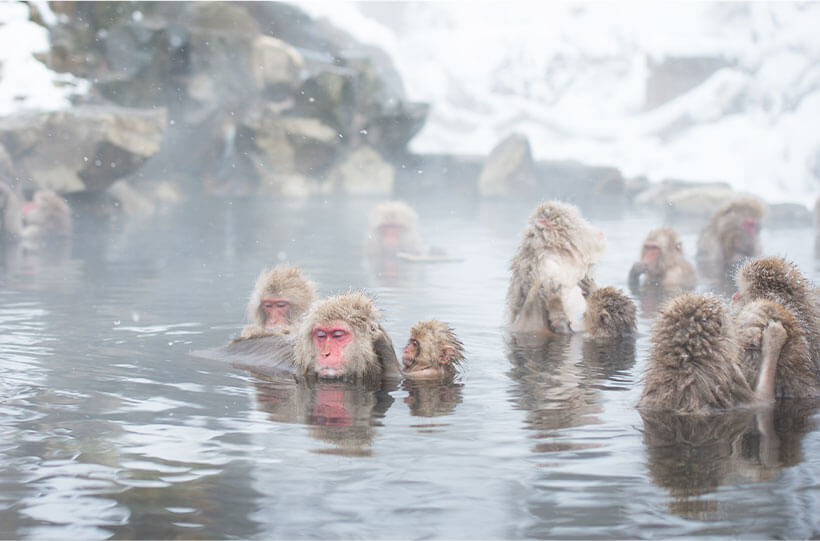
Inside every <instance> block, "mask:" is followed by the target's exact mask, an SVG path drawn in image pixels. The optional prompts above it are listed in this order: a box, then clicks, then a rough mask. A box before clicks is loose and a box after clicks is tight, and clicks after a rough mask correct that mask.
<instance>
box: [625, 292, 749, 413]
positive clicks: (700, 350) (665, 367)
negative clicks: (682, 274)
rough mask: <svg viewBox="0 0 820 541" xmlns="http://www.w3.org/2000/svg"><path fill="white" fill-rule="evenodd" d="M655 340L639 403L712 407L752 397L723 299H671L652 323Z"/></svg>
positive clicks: (693, 409) (692, 409) (694, 409)
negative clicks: (740, 363)
mask: <svg viewBox="0 0 820 541" xmlns="http://www.w3.org/2000/svg"><path fill="white" fill-rule="evenodd" d="M651 342H652V345H651V348H650V351H649V359H648V369H647V372H646V375H645V385H644V390H643V394H642V395H641V399H640V401H639V403H638V406H639V407H640V408H650V409H659V410H669V411H677V412H682V413H709V412H712V411H717V410H723V409H728V408H731V407H733V406H737V405H740V404H744V403H750V402H752V401H753V399H754V393H753V391H752V389H751V388H750V387H749V384H748V383H747V382H746V379H745V377H744V376H743V373H742V372H741V370H740V366H739V362H738V358H739V348H738V345H737V343H736V341H735V337H734V332H733V328H732V325H731V322H730V320H729V317H728V314H727V311H726V308H725V307H724V306H723V304H722V303H721V302H720V301H719V300H718V299H716V298H714V297H709V296H704V295H697V294H694V293H685V294H683V295H680V296H678V297H676V298H674V299H672V300H671V301H669V302H668V303H666V305H665V306H664V307H663V308H662V309H661V312H660V314H659V315H658V318H657V320H656V321H655V324H654V325H653V328H652V337H651Z"/></svg>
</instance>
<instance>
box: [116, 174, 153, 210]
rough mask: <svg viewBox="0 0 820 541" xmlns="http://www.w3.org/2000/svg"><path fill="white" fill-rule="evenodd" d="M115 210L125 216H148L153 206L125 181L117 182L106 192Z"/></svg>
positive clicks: (149, 200)
mask: <svg viewBox="0 0 820 541" xmlns="http://www.w3.org/2000/svg"><path fill="white" fill-rule="evenodd" d="M106 192H107V193H108V196H109V197H110V198H111V200H112V201H113V204H114V206H115V207H116V209H117V210H118V211H119V212H121V213H122V214H124V215H125V216H150V215H151V214H153V213H154V209H155V205H154V203H153V201H151V199H149V198H148V197H146V196H144V195H142V194H141V193H140V192H138V191H137V190H136V189H134V187H133V186H132V185H131V184H130V183H129V182H127V181H125V180H122V179H120V180H118V181H116V182H115V183H113V184H112V185H111V186H109V187H108V189H107V190H106Z"/></svg>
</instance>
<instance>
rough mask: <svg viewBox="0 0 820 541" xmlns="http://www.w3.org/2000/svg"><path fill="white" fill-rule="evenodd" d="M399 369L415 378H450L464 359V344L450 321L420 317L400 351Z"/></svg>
mask: <svg viewBox="0 0 820 541" xmlns="http://www.w3.org/2000/svg"><path fill="white" fill-rule="evenodd" d="M401 360H402V372H403V374H404V375H405V376H407V377H410V378H417V379H422V378H425V379H433V378H438V379H444V378H451V377H453V376H454V375H455V374H456V370H457V368H458V367H459V366H461V362H462V361H463V360H464V346H463V345H462V343H461V341H460V340H459V339H458V337H456V334H455V332H454V331H453V329H452V328H450V326H449V325H447V324H446V323H442V322H441V321H436V320H428V321H419V322H418V323H416V324H415V325H413V327H412V328H411V329H410V339H409V340H408V341H407V345H406V346H405V347H404V350H403V351H402V356H401Z"/></svg>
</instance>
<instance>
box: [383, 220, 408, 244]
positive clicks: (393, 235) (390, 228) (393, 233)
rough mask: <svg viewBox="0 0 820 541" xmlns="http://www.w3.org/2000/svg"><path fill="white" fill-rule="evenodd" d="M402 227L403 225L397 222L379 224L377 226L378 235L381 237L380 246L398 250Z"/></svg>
mask: <svg viewBox="0 0 820 541" xmlns="http://www.w3.org/2000/svg"><path fill="white" fill-rule="evenodd" d="M403 229H404V227H402V226H401V225H399V224H397V223H392V222H387V223H383V224H381V225H380V226H379V236H380V237H381V241H382V246H384V247H385V248H391V249H393V250H398V249H399V247H400V246H399V244H400V242H401V233H402V230H403Z"/></svg>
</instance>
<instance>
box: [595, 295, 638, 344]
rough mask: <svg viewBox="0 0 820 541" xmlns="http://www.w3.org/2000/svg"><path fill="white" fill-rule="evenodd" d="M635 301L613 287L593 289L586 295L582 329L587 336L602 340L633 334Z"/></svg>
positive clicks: (635, 327) (634, 329) (634, 328)
mask: <svg viewBox="0 0 820 541" xmlns="http://www.w3.org/2000/svg"><path fill="white" fill-rule="evenodd" d="M635 312H636V310H635V303H633V302H632V299H630V298H629V297H627V296H626V295H625V294H624V293H623V291H621V290H619V289H615V288H614V287H602V288H598V289H594V290H593V291H592V292H591V293H590V294H589V295H588V296H587V307H586V312H584V329H585V330H586V334H587V337H588V338H591V339H593V340H604V339H611V338H622V337H626V336H633V335H634V334H635V332H636V331H637V324H636V322H635Z"/></svg>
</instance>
